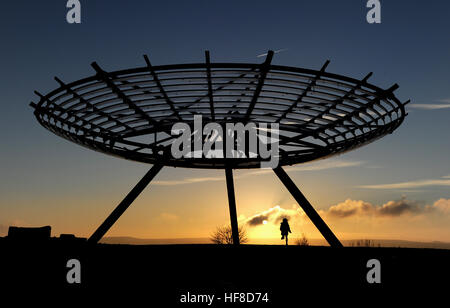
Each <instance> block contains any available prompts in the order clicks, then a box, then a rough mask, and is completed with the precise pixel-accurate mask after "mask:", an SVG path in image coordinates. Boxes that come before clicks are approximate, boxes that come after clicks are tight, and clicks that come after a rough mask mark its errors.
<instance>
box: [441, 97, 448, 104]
mask: <svg viewBox="0 0 450 308" xmlns="http://www.w3.org/2000/svg"><path fill="white" fill-rule="evenodd" d="M438 102H441V103H449V104H450V98H443V99H438Z"/></svg>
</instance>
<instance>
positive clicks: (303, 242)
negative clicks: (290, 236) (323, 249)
mask: <svg viewBox="0 0 450 308" xmlns="http://www.w3.org/2000/svg"><path fill="white" fill-rule="evenodd" d="M295 244H296V245H298V246H309V240H308V238H307V237H306V235H305V233H302V237H301V238H298V239H297V240H296V241H295Z"/></svg>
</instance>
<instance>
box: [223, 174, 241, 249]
mask: <svg viewBox="0 0 450 308" xmlns="http://www.w3.org/2000/svg"><path fill="white" fill-rule="evenodd" d="M225 176H226V178H227V190H228V205H229V207H230V220H231V232H232V234H233V245H239V228H238V222H237V214H236V199H235V197H234V183H233V169H231V168H225Z"/></svg>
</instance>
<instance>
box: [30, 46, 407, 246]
mask: <svg viewBox="0 0 450 308" xmlns="http://www.w3.org/2000/svg"><path fill="white" fill-rule="evenodd" d="M272 57H273V52H272V51H269V52H268V54H267V58H266V60H265V61H264V62H263V63H261V64H248V63H212V62H211V61H210V57H209V52H208V51H206V53H205V62H204V63H192V64H175V65H161V66H153V65H152V64H151V63H150V61H149V59H148V57H147V56H144V60H145V65H144V66H142V67H138V68H132V69H126V70H120V71H114V72H107V71H105V70H103V69H102V68H100V66H99V65H98V64H97V63H95V62H94V63H92V67H93V68H94V70H95V72H96V74H95V75H93V76H91V77H88V78H85V79H81V80H78V81H74V82H71V83H65V82H63V81H61V80H60V79H58V78H56V77H55V79H56V81H57V82H58V83H59V87H58V88H57V89H55V90H54V91H51V92H50V93H48V94H46V95H42V94H39V93H38V92H36V93H37V94H38V95H39V97H40V100H39V102H37V103H31V106H32V107H33V108H34V114H35V116H36V119H37V120H38V121H39V123H40V124H41V125H42V126H44V127H45V128H47V129H48V130H50V131H52V132H53V133H55V134H56V135H59V136H61V137H63V138H65V139H68V140H70V141H72V142H75V143H78V144H80V145H82V146H85V147H88V148H90V149H93V150H95V151H99V152H103V153H106V154H109V155H114V156H117V157H122V158H125V159H129V160H134V161H138V162H143V163H149V164H152V165H153V166H152V168H151V169H150V170H149V171H148V173H147V174H146V175H145V176H144V177H143V178H142V179H141V180H140V181H139V183H138V184H137V185H136V186H135V187H134V188H133V189H132V191H131V192H130V193H129V194H128V195H127V196H126V197H125V199H124V200H123V201H122V202H121V203H120V204H119V205H118V206H117V207H116V208H115V209H114V211H113V212H112V213H111V214H110V215H109V216H108V218H107V219H106V220H105V221H104V222H103V224H102V225H101V226H100V227H99V228H98V229H97V230H96V231H95V232H94V234H93V235H92V236H91V237H90V238H89V241H90V242H98V241H99V240H100V239H101V238H102V237H103V235H104V234H105V233H106V232H107V231H108V230H109V228H110V227H111V226H112V225H113V224H114V222H115V221H116V220H117V219H118V218H119V217H120V216H121V215H122V213H123V212H124V211H125V210H126V209H127V208H128V206H129V205H130V204H131V203H132V202H133V201H134V199H135V198H136V197H137V196H138V195H139V194H140V193H141V192H142V190H143V189H144V188H145V187H146V186H147V185H148V183H149V182H150V181H151V180H152V179H153V178H154V177H155V176H156V174H157V173H158V172H159V171H160V170H161V168H162V167H163V166H174V167H186V168H214V169H225V175H226V180H227V188H228V197H229V206H230V217H231V226H232V230H233V239H234V243H235V244H239V239H238V232H237V228H238V224H237V215H236V205H235V197H234V184H233V173H232V170H233V169H238V168H259V167H260V166H261V165H262V163H263V161H264V159H263V158H261V157H260V156H258V155H238V156H237V157H232V158H230V157H228V156H225V155H223V156H220V155H219V156H215V157H205V155H188V156H186V155H185V156H182V157H177V158H175V157H174V156H173V155H172V153H171V146H172V145H173V143H174V142H175V140H177V138H178V137H177V136H176V135H174V134H173V131H172V127H173V125H174V124H175V123H185V124H187V125H188V126H189V127H192V128H194V119H195V118H196V117H197V118H198V117H199V116H201V118H202V121H203V123H205V124H207V123H211V122H214V123H217V124H219V125H222V126H223V127H225V125H226V124H229V123H233V124H236V123H242V124H244V125H246V124H247V123H254V124H256V125H259V124H268V125H275V124H276V125H277V137H276V141H277V147H278V151H277V154H276V155H277V162H278V165H277V166H274V167H273V170H274V172H275V173H276V175H277V176H278V177H279V179H280V180H281V181H282V182H283V184H284V185H285V186H286V188H287V189H288V190H289V192H290V193H291V194H292V195H293V197H294V198H295V199H296V201H297V202H298V203H299V205H300V206H301V207H302V208H303V210H304V211H305V213H306V214H307V215H308V217H309V218H310V219H311V220H312V222H313V223H314V224H315V226H316V227H317V228H318V229H319V231H320V232H321V233H322V234H323V236H324V237H325V239H326V240H327V241H328V242H329V244H330V245H331V246H334V247H340V246H342V245H341V243H340V242H339V240H338V239H337V238H336V236H335V235H334V234H333V232H332V231H331V230H330V229H329V227H328V226H327V225H326V223H325V222H324V221H323V220H322V219H321V217H320V216H319V214H318V213H317V212H316V211H315V210H314V208H313V207H312V206H311V204H310V203H309V202H308V200H307V199H306V198H305V197H304V196H303V194H302V193H301V192H300V190H299V189H298V188H297V186H296V185H295V184H294V182H293V181H292V180H291V179H290V178H289V176H288V175H287V174H286V172H285V171H284V170H283V166H288V165H294V164H300V163H305V162H309V161H313V160H317V159H322V158H326V157H330V156H333V155H335V154H340V153H343V152H346V151H349V150H352V149H355V148H357V147H360V146H362V145H365V144H367V143H369V142H372V141H374V140H376V139H378V138H381V137H383V136H384V135H386V134H389V133H392V132H393V131H394V130H395V129H396V128H397V127H398V126H399V125H400V124H401V123H402V122H403V120H404V118H405V116H406V113H405V107H404V106H405V105H406V104H407V103H408V102H409V101H408V102H405V103H402V102H400V101H399V100H398V99H397V98H396V97H395V95H394V91H395V90H396V89H397V88H398V86H397V85H396V84H395V85H393V86H392V87H390V88H388V89H381V88H379V87H377V86H374V85H372V84H369V83H368V79H369V77H370V76H371V75H372V73H370V74H368V75H367V76H365V77H364V78H362V79H354V78H350V77H346V76H342V75H337V74H332V73H328V72H326V71H325V69H326V67H327V65H328V63H329V61H327V62H326V63H325V64H324V65H323V66H322V68H321V69H320V70H311V69H304V68H297V67H288V66H279V65H273V64H271V61H272ZM192 131H193V132H192V133H191V134H192V141H193V142H194V139H195V136H194V134H197V137H198V136H199V135H198V130H197V131H196V130H194V129H193V130H192ZM256 133H257V135H258V138H259V139H260V140H262V138H260V137H261V136H259V135H260V134H262V130H261V129H259V130H256ZM265 133H267V132H265ZM266 137H267V136H266ZM206 139H207V138H206ZM266 139H267V138H266ZM197 140H198V138H197ZM200 141H202V142H204V141H205V136H203V134H202V133H201V134H200ZM235 141H236V140H235ZM236 142H239V141H236ZM244 142H245V141H244ZM246 154H249V153H248V149H247V153H246Z"/></svg>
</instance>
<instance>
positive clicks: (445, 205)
mask: <svg viewBox="0 0 450 308" xmlns="http://www.w3.org/2000/svg"><path fill="white" fill-rule="evenodd" d="M435 211H438V212H439V213H443V214H449V213H450V199H439V200H437V201H436V202H434V203H433V204H432V205H426V206H421V205H420V204H419V202H417V201H412V200H408V199H406V198H405V197H402V198H401V199H400V200H394V201H388V202H386V203H385V204H383V205H374V204H372V203H370V202H365V201H362V200H351V199H347V200H345V201H344V202H341V203H339V204H336V205H333V206H331V207H330V208H329V209H328V210H327V211H321V212H322V214H325V215H327V216H329V217H335V218H347V217H352V216H353V217H356V216H359V217H363V216H373V217H398V216H401V215H404V214H413V215H414V214H426V213H431V212H435Z"/></svg>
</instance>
